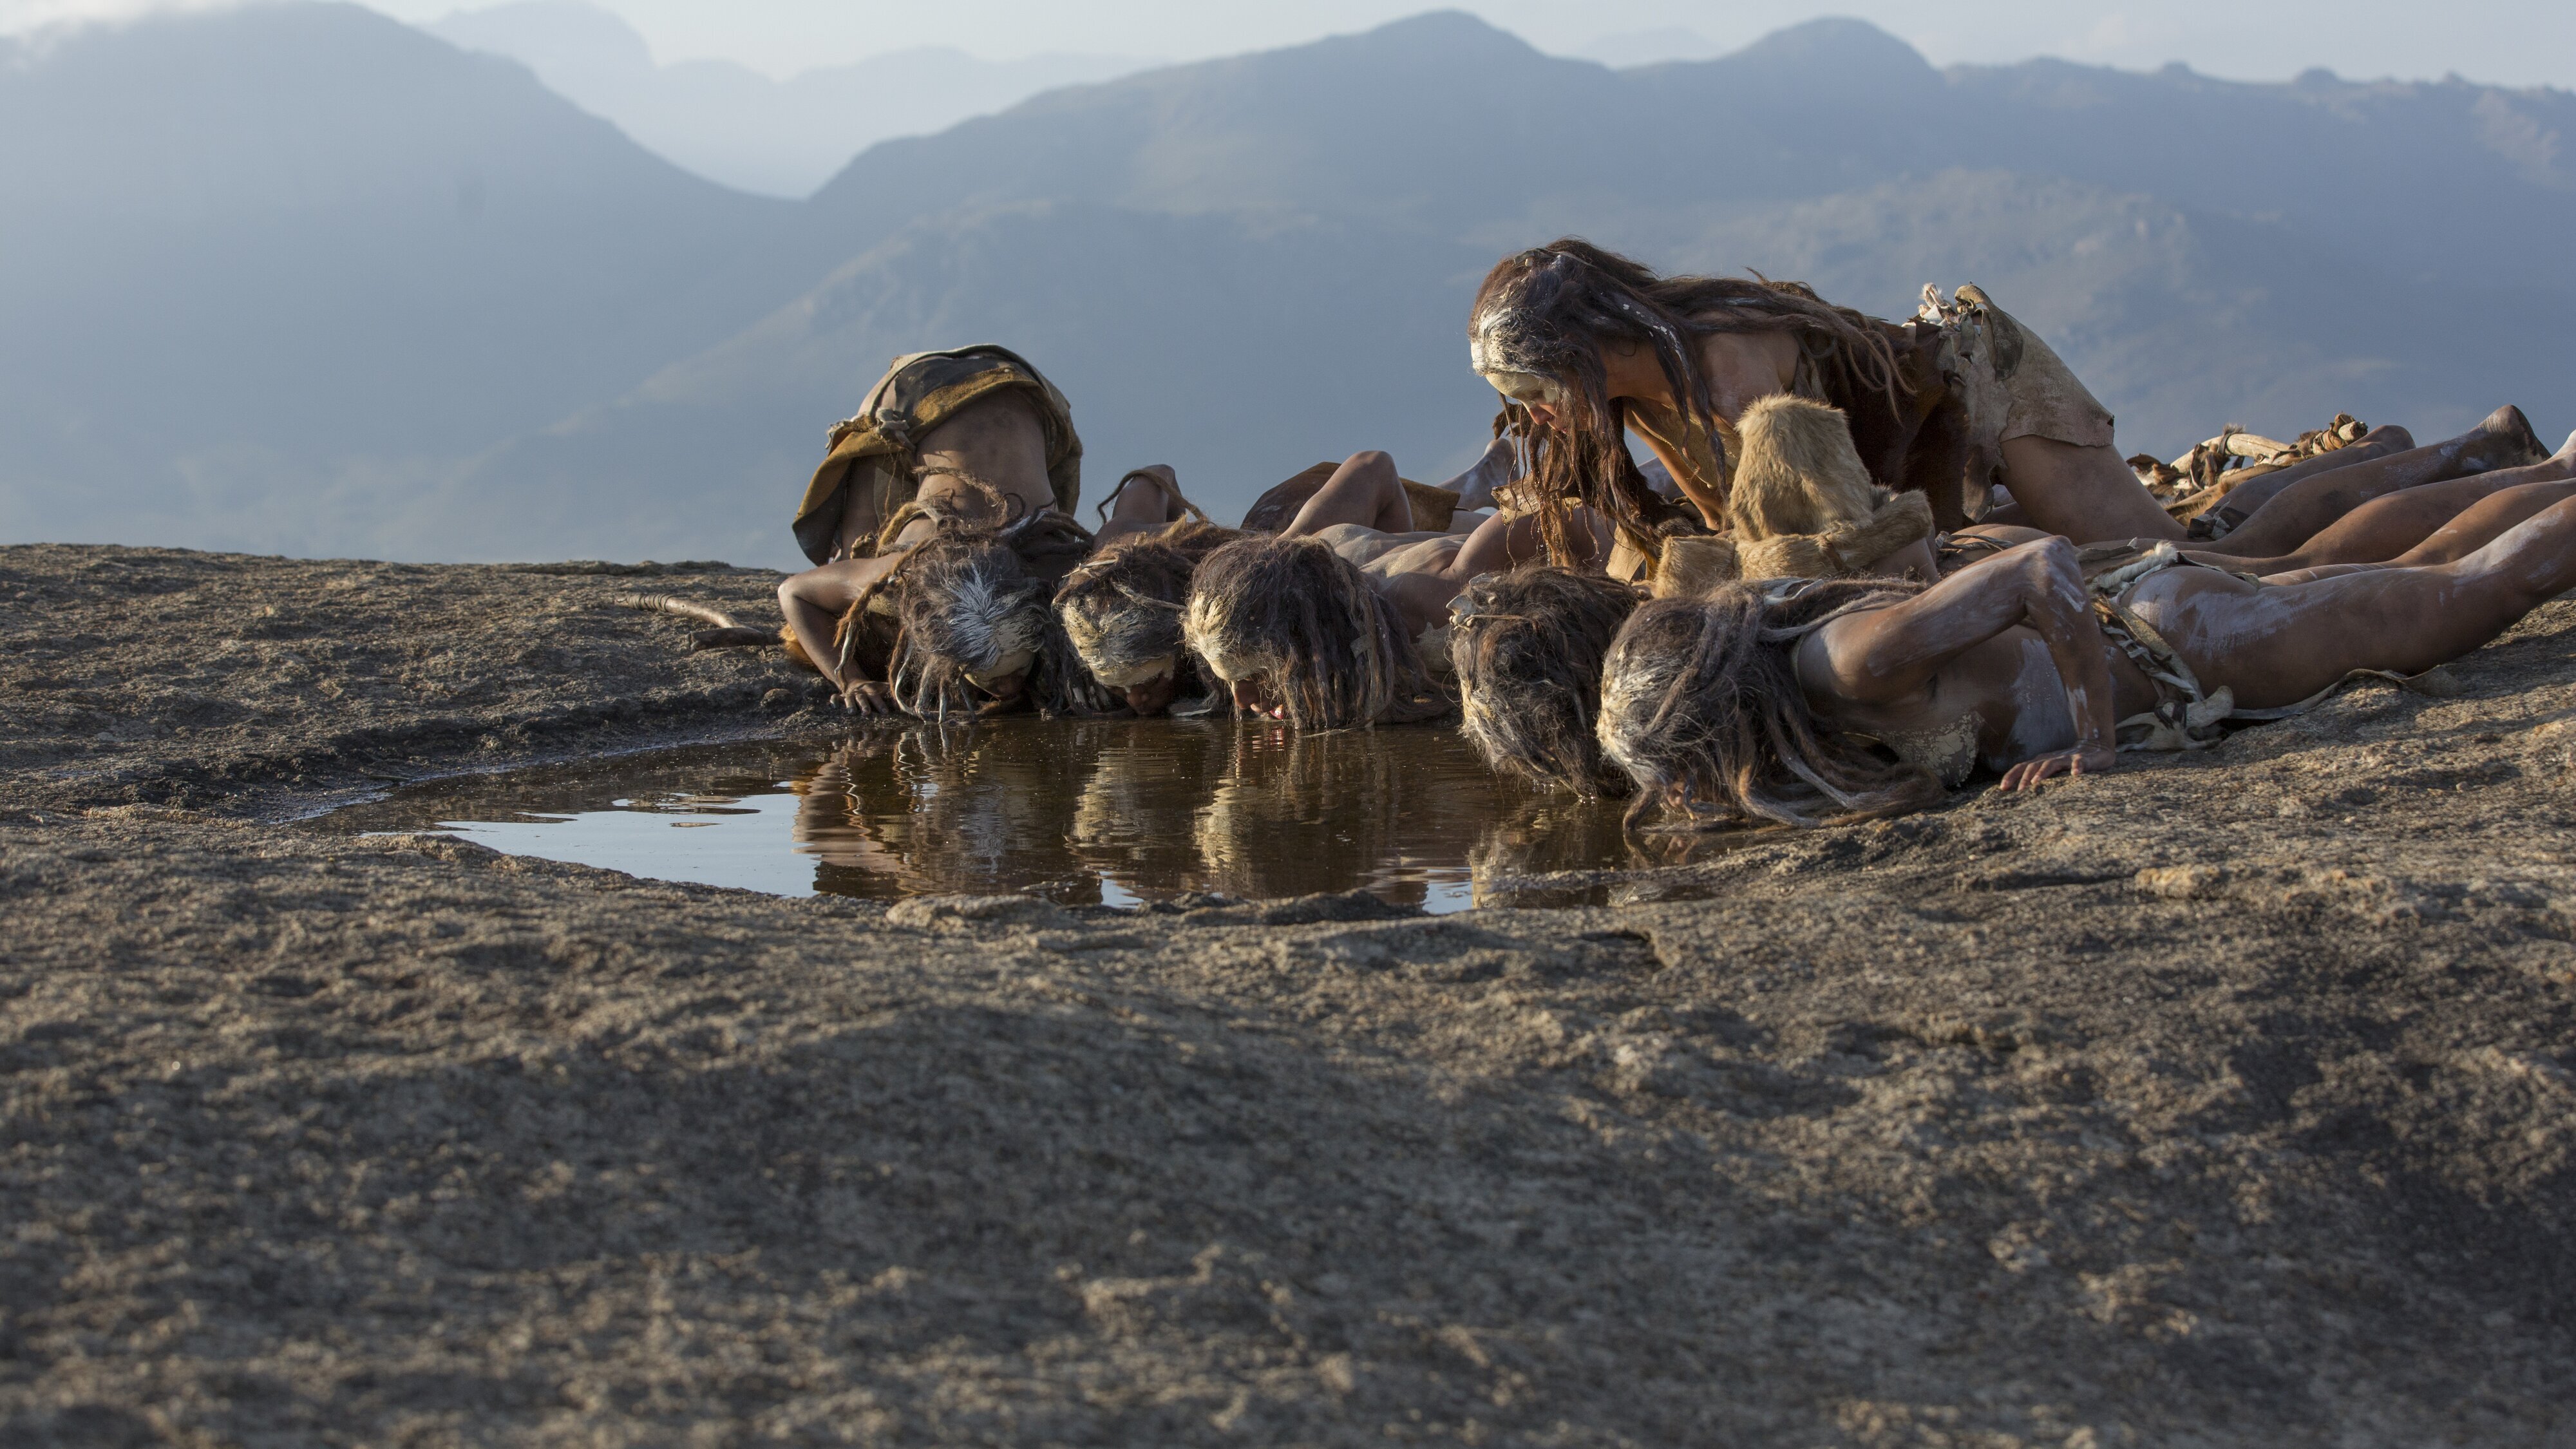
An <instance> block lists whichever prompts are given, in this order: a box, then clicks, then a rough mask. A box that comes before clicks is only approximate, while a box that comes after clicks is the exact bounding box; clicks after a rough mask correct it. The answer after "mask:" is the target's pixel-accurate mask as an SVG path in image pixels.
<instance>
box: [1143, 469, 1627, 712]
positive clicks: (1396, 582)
mask: <svg viewBox="0 0 2576 1449" xmlns="http://www.w3.org/2000/svg"><path fill="white" fill-rule="evenodd" d="M1258 513H1259V510H1258V509H1256V516H1257V515H1258ZM1569 517H1570V522H1571V525H1572V528H1573V529H1574V530H1575V531H1576V532H1578V533H1579V534H1580V535H1581V537H1580V539H1579V540H1578V547H1579V548H1580V549H1581V551H1580V552H1579V553H1578V554H1577V558H1578V561H1591V560H1594V559H1597V558H1599V557H1601V556H1604V555H1606V554H1607V552H1608V550H1609V546H1610V538H1609V531H1608V528H1607V526H1606V525H1605V524H1603V523H1602V522H1601V520H1600V519H1599V517H1598V516H1597V515H1595V514H1592V513H1591V512H1589V511H1588V510H1583V511H1578V512H1576V513H1573V514H1571V515H1569ZM1542 522H1543V520H1542V519H1541V518H1539V517H1538V516H1535V515H1518V516H1514V515H1508V514H1496V515H1494V516H1492V517H1488V518H1485V519H1484V520H1482V521H1481V522H1479V523H1478V524H1477V525H1476V526H1475V528H1474V530H1473V531H1472V532H1468V533H1456V532H1450V531H1446V530H1439V529H1423V528H1418V527H1416V526H1415V525H1416V518H1415V513H1414V498H1413V495H1412V493H1411V492H1410V490H1408V488H1407V487H1406V485H1405V483H1404V480H1403V479H1402V478H1400V477H1399V476H1397V473H1396V470H1395V462H1394V460H1393V459H1391V458H1389V457H1388V456H1387V455H1386V454H1384V453H1381V452H1374V451H1372V452H1362V453H1354V454H1352V455H1351V456H1350V457H1349V458H1348V459H1346V460H1344V462H1343V463H1342V464H1341V466H1340V467H1338V468H1336V469H1335V470H1334V471H1333V473H1332V474H1331V476H1330V477H1328V478H1327V479H1326V480H1325V481H1324V482H1323V484H1322V485H1321V486H1320V487H1318V488H1317V489H1316V490H1315V492H1314V493H1313V494H1312V496H1310V497H1308V498H1307V499H1306V500H1305V502H1304V503H1303V504H1302V505H1300V506H1299V508H1298V510H1297V512H1296V514H1295V515H1294V516H1293V517H1292V518H1290V519H1289V520H1288V521H1287V523H1286V524H1285V526H1284V527H1283V528H1282V529H1281V530H1280V531H1279V532H1278V533H1276V534H1254V535H1251V536H1247V537H1245V538H1242V539H1239V540H1237V541H1235V542H1233V543H1230V544H1227V545H1226V546H1225V547H1223V548H1221V549H1218V550H1217V551H1216V552H1214V553H1212V554H1210V555H1209V556H1208V557H1207V559H1206V561H1205V562H1203V563H1201V564H1200V565H1199V569H1198V573H1197V576H1196V578H1195V579H1194V581H1193V583H1192V586H1191V590H1190V600H1189V606H1188V609H1187V611H1186V613H1185V615H1184V617H1183V632H1184V636H1185V637H1186V639H1187V640H1188V643H1189V646H1190V648H1191V649H1192V650H1194V651H1195V652H1196V653H1197V654H1198V655H1199V657H1200V658H1201V659H1203V660H1204V661H1206V663H1207V666H1208V667H1209V668H1210V669H1211V670H1212V671H1214V673H1215V674H1216V676H1217V677H1218V678H1219V679H1222V680H1224V681H1225V682H1226V685H1227V688H1228V690H1229V692H1230V693H1231V695H1232V696H1233V699H1234V702H1235V705H1236V707H1237V708H1239V709H1243V710H1246V711H1249V712H1251V713H1253V714H1256V715H1263V716H1267V717H1269V718H1272V719H1284V720H1288V721H1290V722H1292V723H1295V724H1296V725H1298V726H1299V727H1300V728H1306V729H1337V728H1342V727H1344V726H1348V725H1359V724H1374V723H1381V722H1386V721H1390V720H1394V719H1398V718H1424V717H1427V716H1428V715H1430V714H1437V713H1441V712H1445V710H1446V708H1447V705H1448V701H1447V697H1446V692H1445V691H1444V690H1440V689H1436V688H1434V687H1433V686H1432V684H1431V680H1430V676H1431V674H1432V673H1433V672H1434V671H1435V670H1436V669H1437V668H1438V667H1439V666H1440V665H1442V664H1445V663H1446V659H1445V648H1446V645H1445V642H1444V641H1443V640H1441V639H1440V638H1439V637H1438V631H1439V630H1441V629H1443V628H1445V627H1446V625H1447V623H1448V617H1449V601H1450V599H1451V598H1452V597H1453V596H1455V595H1456V594H1457V592H1458V590H1459V589H1460V588H1461V587H1463V586H1464V585H1465V584H1466V583H1467V582H1468V580H1470V579H1473V578H1475V577H1477V576H1478V575H1480V574H1485V573H1490V572H1492V571H1494V570H1496V569H1503V568H1509V567H1510V566H1512V565H1513V564H1515V563H1519V562H1525V561H1528V560H1531V559H1534V558H1536V557H1538V555H1539V553H1540V551H1541V547H1542V545H1541V541H1540V537H1539V529H1540V527H1541V524H1542ZM1426 651H1427V652H1426Z"/></svg>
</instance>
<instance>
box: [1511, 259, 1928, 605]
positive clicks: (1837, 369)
mask: <svg viewBox="0 0 2576 1449" xmlns="http://www.w3.org/2000/svg"><path fill="white" fill-rule="evenodd" d="M1721 332H1787V333H1790V334H1791V335H1793V336H1795V337H1796V338H1797V339H1798V342H1799V345H1800V347H1801V348H1803V349H1804V350H1805V352H1806V355H1807V357H1808V358H1809V359H1811V360H1812V361H1813V362H1814V363H1815V364H1816V365H1817V366H1818V367H1819V368H1822V369H1826V370H1828V371H1830V372H1831V373H1833V374H1836V375H1837V380H1838V381H1840V382H1842V383H1843V384H1844V385H1845V386H1846V388H1847V389H1849V390H1852V391H1855V392H1883V393H1885V394H1887V395H1888V396H1889V397H1890V398H1891V399H1893V398H1896V397H1899V396H1900V395H1901V394H1902V393H1903V392H1904V391H1905V381H1904V379H1903V377H1902V376H1901V375H1900V374H1899V373H1898V371H1897V367H1896V356H1895V352H1894V349H1893V348H1892V347H1891V346H1890V345H1889V343H1888V340H1887V339H1886V338H1885V337H1883V336H1881V335H1880V334H1879V332H1878V330H1877V328H1876V327H1875V326H1873V325H1872V324H1871V322H1870V319H1869V318H1868V317H1866V316H1864V315H1862V314H1861V313H1858V312H1855V311H1852V310H1850V309H1849V308H1845V307H1836V306H1833V305H1832V304H1830V303H1828V302H1826V301H1825V300H1824V299H1823V298H1821V297H1819V296H1817V295H1816V293H1815V289H1814V288H1812V287H1809V286H1808V285H1807V284H1805V283H1804V282H1774V281H1771V280H1768V279H1767V278H1762V277H1753V278H1743V277H1691V276H1682V277H1666V276H1660V275H1658V274H1657V273H1656V272H1655V271H1654V270H1653V269H1652V268H1650V267H1647V266H1645V265H1643V264H1641V263H1638V262H1635V261H1631V260H1630V259H1628V258H1626V257H1623V256H1620V255H1619V254H1618V253H1616V252H1612V251H1608V250H1605V249H1603V248H1601V247H1597V246H1594V245H1593V244H1592V243H1590V242H1587V241H1584V240H1582V239H1581V238H1579V237H1565V238H1562V239H1560V240H1557V241H1553V242H1550V243H1548V244H1547V245H1546V246H1543V247H1533V248H1531V249H1530V250H1528V251H1525V252H1519V253H1515V254H1514V255H1512V256H1508V257H1505V258H1504V259H1503V260H1502V261H1500V262H1498V263H1496V264H1495V265H1494V269H1493V270H1492V271H1490V272H1488V273H1486V274H1485V281H1484V285H1483V286H1481V287H1479V288H1477V290H1476V305H1475V309H1474V311H1473V312H1472V313H1471V314H1470V320H1469V322H1468V345H1469V349H1470V352H1471V355H1472V357H1473V360H1474V363H1475V366H1476V370H1477V371H1479V372H1482V373H1486V374H1488V375H1491V374H1496V373H1519V374H1522V375H1525V376H1529V377H1533V378H1536V379H1539V380H1541V381H1542V382H1545V383H1547V384H1550V385H1552V386H1553V388H1554V389H1555V390H1556V391H1557V394H1558V405H1559V410H1560V412H1561V414H1562V415H1563V418H1564V422H1563V423H1562V424H1561V425H1560V426H1558V427H1556V428H1553V429H1542V428H1540V427H1539V426H1538V424H1537V421H1536V419H1534V418H1533V417H1532V416H1531V415H1530V413H1529V410H1528V409H1527V408H1525V407H1523V406H1521V405H1520V404H1518V403H1516V402H1513V401H1511V400H1510V399H1509V398H1508V397H1506V399H1505V401H1504V405H1503V412H1502V416H1501V417H1500V418H1498V419H1497V420H1496V425H1495V426H1496V430H1497V431H1498V432H1499V433H1502V434H1505V435H1513V436H1518V437H1520V438H1522V439H1524V440H1526V441H1527V442H1528V443H1529V444H1530V447H1529V448H1528V450H1527V451H1528V453H1529V455H1530V456H1531V458H1532V464H1533V471H1534V473H1535V476H1536V479H1537V487H1536V490H1535V491H1536V493H1537V494H1538V496H1539V497H1540V498H1542V499H1544V500H1545V501H1546V507H1547V512H1548V517H1549V519H1550V522H1549V525H1548V527H1547V529H1546V536H1547V540H1548V548H1549V557H1550V558H1552V559H1555V560H1557V561H1559V562H1571V561H1573V560H1574V558H1575V557H1576V554H1575V553H1574V552H1573V550H1572V547H1571V544H1572V539H1571V536H1570V534H1569V533H1568V531H1567V529H1566V528H1565V526H1564V523H1563V515H1564V514H1565V513H1566V512H1568V511H1569V510H1570V509H1571V507H1572V506H1573V505H1574V504H1577V503H1584V504H1590V505H1591V506H1592V507H1594V508H1598V509H1600V510H1601V511H1602V512H1603V513H1605V514H1607V515H1608V516H1609V517H1610V518H1611V519H1612V521H1614V522H1615V523H1616V524H1617V525H1618V527H1619V529H1620V531H1621V532H1622V533H1623V534H1625V535H1627V536H1628V538H1629V540H1630V543H1631V546H1633V547H1637V548H1640V549H1642V550H1644V551H1645V552H1648V553H1654V552H1658V551H1659V550H1658V548H1657V547H1656V545H1657V543H1658V541H1659V540H1661V539H1662V538H1663V537H1665V536H1667V535H1670V534H1673V533H1689V532H1697V531H1699V524H1698V523H1697V522H1696V521H1694V520H1693V519H1692V518H1691V516H1690V514H1689V513H1688V512H1687V511H1685V510H1684V509H1682V508H1681V507H1679V506H1678V505H1676V504H1674V503H1672V502H1671V501H1669V500H1667V499H1664V498H1662V497H1659V496H1658V495H1657V494H1656V493H1655V491H1654V490H1653V488H1652V487H1651V486H1649V485H1648V483H1647V481H1646V477H1645V474H1643V473H1642V472H1640V471H1639V470H1638V468H1637V465H1636V462H1635V461H1634V460H1633V459H1632V458H1630V457H1629V455H1628V446H1627V436H1626V435H1627V405H1626V404H1625V403H1614V402H1612V401H1611V399H1610V396H1609V384H1608V379H1607V374H1606V370H1605V368H1604V367H1603V365H1602V361H1601V348H1602V345H1603V344H1604V343H1608V342H1630V343H1637V344H1642V345H1644V346H1647V347H1651V348H1653V349H1654V353H1655V360H1656V362H1657V363H1658V364H1659V365H1660V366H1661V367H1662V369H1663V373H1664V380H1665V382H1666V383H1667V384H1669V385H1670V387H1671V389H1672V395H1673V397H1674V399H1675V400H1676V402H1677V403H1678V405H1679V408H1680V410H1681V412H1682V413H1683V415H1684V417H1685V420H1686V421H1690V422H1695V423H1697V424H1698V425H1700V426H1701V427H1704V428H1706V429H1708V431H1709V434H1710V436H1711V437H1715V436H1716V435H1717V432H1718V428H1719V422H1720V420H1719V418H1718V413H1717V401H1716V397H1715V395H1714V394H1713V393H1712V392H1711V390H1710V387H1709V381H1708V378H1707V376H1706V374H1705V373H1703V372H1702V370H1701V368H1700V363H1699V348H1698V346H1697V345H1696V344H1697V342H1698V340H1699V339H1700V338H1703V337H1707V336H1711V335H1713V334H1716V333H1721Z"/></svg>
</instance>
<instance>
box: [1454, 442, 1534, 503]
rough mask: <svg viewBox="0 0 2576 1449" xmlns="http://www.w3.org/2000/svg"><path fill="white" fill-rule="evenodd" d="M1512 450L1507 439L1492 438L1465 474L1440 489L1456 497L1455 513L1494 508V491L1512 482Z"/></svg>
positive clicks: (1513, 459)
mask: <svg viewBox="0 0 2576 1449" xmlns="http://www.w3.org/2000/svg"><path fill="white" fill-rule="evenodd" d="M1513 454H1514V450H1513V448H1512V445H1511V442H1510V440H1509V439H1505V438H1496V439H1494V441H1492V442H1491V443H1488V444H1486V445H1485V454H1484V456H1483V457H1481V458H1478V459H1477V460H1476V461H1475V462H1474V463H1473V464H1472V465H1470V466H1469V467H1468V469H1467V471H1466V472H1464V473H1461V474H1459V475H1458V476H1457V477H1455V478H1452V479H1450V480H1449V481H1448V482H1446V483H1443V484H1441V485H1440V486H1441V487H1443V488H1446V489H1448V490H1449V491H1450V492H1452V493H1455V494H1457V495H1458V511H1459V512H1461V513H1464V512H1466V511H1467V510H1468V509H1471V508H1491V507H1493V506H1494V490H1495V489H1497V488H1500V487H1502V486H1503V485H1504V484H1506V483H1509V482H1510V481H1512V464H1513V463H1514V461H1516V460H1515V458H1514V455H1513Z"/></svg>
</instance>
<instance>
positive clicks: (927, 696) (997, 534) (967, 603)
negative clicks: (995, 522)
mask: <svg viewBox="0 0 2576 1449" xmlns="http://www.w3.org/2000/svg"><path fill="white" fill-rule="evenodd" d="M1051 517H1054V518H1060V517H1061V515H1053V514H1052V513H1051V511H1050V513H1049V514H1041V515H1038V516H1037V517H1036V518H1032V519H1023V520H1021V521H1020V522H1019V523H1018V524H1014V525H1011V526H1007V527H1002V528H994V527H990V526H986V525H982V524H976V523H965V522H958V521H955V520H948V519H942V520H940V521H939V524H938V531H937V532H935V533H933V534H932V535H931V536H930V537H929V538H926V539H924V540H922V541H921V542H920V543H918V544H916V545H914V546H913V548H912V549H911V550H910V551H909V552H907V553H906V554H905V555H904V556H903V558H902V559H901V560H899V561H898V562H897V563H896V564H895V566H894V567H893V568H892V569H890V570H888V571H887V572H886V573H885V575H884V576H883V577H881V578H879V579H878V580H877V581H876V583H875V584H873V585H871V586H870V587H869V588H868V589H867V590H865V591H864V592H862V593H861V594H860V595H859V597H858V598H857V600H855V601H854V602H853V603H852V604H851V605H850V608H849V611H848V612H847V613H846V614H844V615H843V616H842V620H841V629H842V639H843V641H844V642H845V644H846V641H847V640H848V639H849V637H850V635H851V633H852V632H853V631H855V630H859V629H862V628H864V627H865V626H866V624H867V621H868V619H869V617H870V616H871V615H877V616H880V617H884V616H890V617H891V619H892V623H893V639H892V642H891V645H890V647H889V650H888V658H887V663H886V685H887V688H888V690H889V691H890V692H891V693H892V694H893V695H894V701H895V705H896V707H897V708H899V709H901V710H903V711H904V712H905V713H907V714H912V715H917V716H919V717H921V718H923V719H947V718H950V717H952V716H956V715H961V714H964V715H972V714H978V713H990V712H997V711H1001V710H1008V709H1013V708H1017V707H1018V706H1019V705H1020V703H1021V702H1022V701H1023V700H1024V701H1025V702H1026V703H1028V704H1029V705H1032V706H1034V707H1035V708H1036V709H1037V710H1038V711H1039V712H1040V713H1042V714H1097V713H1102V712H1105V711H1107V710H1109V709H1111V708H1113V707H1114V703H1113V701H1111V700H1110V698H1109V697H1108V695H1107V694H1106V693H1105V692H1103V691H1102V689H1101V688H1100V686H1099V684H1098V683H1097V682H1095V681H1094V680H1093V679H1092V677H1091V671H1090V670H1089V669H1087V668H1085V667H1084V665H1083V662H1082V658H1081V656H1080V655H1078V654H1077V653H1075V652H1074V648H1073V644H1072V642H1071V641H1070V640H1068V639H1067V638H1066V637H1065V632H1064V628H1063V626H1062V625H1061V624H1060V623H1058V622H1057V619H1056V613H1055V610H1054V608H1053V607H1052V604H1053V595H1054V590H1053V589H1052V588H1050V587H1049V586H1048V584H1047V582H1046V580H1045V579H1043V578H1041V577H1038V576H1036V575H1034V574H1032V573H1031V571H1030V569H1029V565H1028V562H1027V560H1026V559H1024V558H1023V557H1022V554H1023V552H1024V551H1025V550H1027V549H1029V548H1031V547H1036V548H1039V550H1040V551H1041V552H1051V551H1054V546H1055V544H1056V542H1058V540H1056V539H1055V536H1054V531H1053V530H1052V529H1047V528H1046V526H1047V525H1048V523H1049V520H1050V518H1051ZM1066 522H1068V523H1069V522H1070V520H1066ZM1042 529H1043V530H1046V531H1045V532H1044V533H1043V536H1038V537H1034V538H1033V537H1032V535H1035V534H1038V533H1039V532H1040V531H1041V530H1042ZM1022 655H1025V656H1026V657H1025V661H1024V663H1023V668H1024V670H1025V677H1024V679H1023V681H1022V685H1021V696H1020V698H1019V699H1012V700H999V701H993V702H991V703H987V704H984V705H980V706H979V705H978V704H977V703H976V702H975V696H974V694H973V693H972V692H971V691H970V689H969V687H968V686H969V684H970V683H971V682H972V679H973V677H975V676H979V675H989V674H993V673H998V672H1001V671H1002V670H1003V668H1004V667H1005V666H1006V665H1008V664H1010V663H1011V662H1013V660H1014V659H1015V658H1017V657H1019V656H1022Z"/></svg>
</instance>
